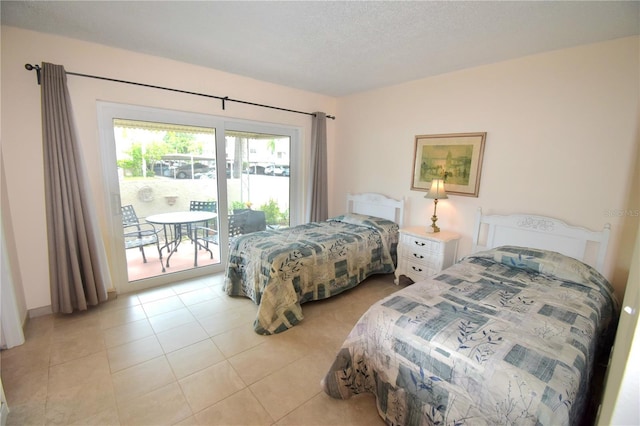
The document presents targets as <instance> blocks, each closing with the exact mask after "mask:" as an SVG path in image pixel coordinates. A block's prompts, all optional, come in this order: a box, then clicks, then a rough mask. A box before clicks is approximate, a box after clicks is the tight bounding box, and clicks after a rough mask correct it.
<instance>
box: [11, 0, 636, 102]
mask: <svg viewBox="0 0 640 426" xmlns="http://www.w3.org/2000/svg"><path fill="white" fill-rule="evenodd" d="M1 19H2V24H3V25H10V26H15V27H21V28H26V29H31V30H35V31H40V32H45V33H53V34H59V35H63V36H67V37H72V38H77V39H82V40H86V41H90V42H95V43H100V44H105V45H109V46H114V47H120V48H123V49H128V50H132V51H137V52H142V53H147V54H151V55H156V56H161V57H166V58H171V59H175V60H178V61H182V62H187V63H192V64H197V65H201V66H205V67H210V68H215V69H218V70H222V71H227V72H230V73H234V74H240V75H244V76H248V77H252V78H255V79H258V80H264V81H269V82H273V83H277V84H282V85H285V86H289V87H294V88H299V89H303V90H308V91H312V92H317V93H322V94H326V95H330V96H344V95H349V94H353V93H357V92H361V91H366V90H371V89H375V88H379V87H383V86H388V85H392V84H397V83H402V82H405V81H410V80H415V79H419V78H424V77H428V76H432V75H437V74H442V73H446V72H450V71H454V70H460V69H464V68H469V67H473V66H478V65H482V64H488V63H493V62H498V61H502V60H508V59H513V58H517V57H522V56H525V55H530V54H535V53H539V52H544V51H549V50H554V49H561V48H566V47H572V46H577V45H580V44H587V43H593V42H598V41H605V40H611V39H615V38H620V37H626V36H630V35H637V34H639V33H640V2H638V1H623V2H617V1H605V2H594V1H567V2H565V1H557V2H553V1H544V2H528V1H514V2H507V1H498V2H493V1H471V2H459V1H442V2H441V1H420V2H396V1H377V2H369V1H322V2H314V1H295V2H294V1H292V2H276V1H259V2H253V1H236V2H222V1H199V2H191V1H159V2H156V1H141V2H138V1H45V2H39V1H5V0H3V1H2V3H1ZM77 72H82V70H77ZM114 77H117V76H114Z"/></svg>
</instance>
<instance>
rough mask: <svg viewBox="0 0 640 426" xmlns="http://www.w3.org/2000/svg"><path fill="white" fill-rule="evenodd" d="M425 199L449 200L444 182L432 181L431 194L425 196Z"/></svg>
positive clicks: (439, 180)
mask: <svg viewBox="0 0 640 426" xmlns="http://www.w3.org/2000/svg"><path fill="white" fill-rule="evenodd" d="M424 198H430V199H433V200H444V199H447V198H449V197H447V192H446V191H445V190H444V180H442V179H433V180H432V181H431V188H430V189H429V192H427V195H425V196H424Z"/></svg>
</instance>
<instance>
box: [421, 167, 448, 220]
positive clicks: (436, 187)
mask: <svg viewBox="0 0 640 426" xmlns="http://www.w3.org/2000/svg"><path fill="white" fill-rule="evenodd" d="M424 198H427V199H432V200H433V216H431V228H432V232H440V228H438V225H436V222H437V221H438V216H436V209H437V207H438V200H445V199H447V198H449V197H447V192H446V191H445V190H444V180H442V179H433V180H432V181H431V189H429V192H427V195H425V196H424ZM427 231H429V227H427Z"/></svg>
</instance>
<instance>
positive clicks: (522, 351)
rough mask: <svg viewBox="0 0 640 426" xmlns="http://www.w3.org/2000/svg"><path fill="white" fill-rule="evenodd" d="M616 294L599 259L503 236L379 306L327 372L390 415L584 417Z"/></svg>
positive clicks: (465, 420) (430, 421) (423, 420)
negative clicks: (504, 241) (498, 243)
mask: <svg viewBox="0 0 640 426" xmlns="http://www.w3.org/2000/svg"><path fill="white" fill-rule="evenodd" d="M616 312H617V302H616V300H615V298H614V296H613V289H612V288H611V285H610V284H609V283H608V282H607V280H606V279H605V278H604V277H603V276H602V275H600V274H599V273H598V272H597V271H596V270H595V269H593V268H591V267H589V266H587V265H585V264H584V263H582V262H579V261H577V260H575V259H572V258H569V257H565V256H563V255H561V254H558V253H555V252H549V251H544V250H533V249H525V248H519V247H500V248H497V249H493V250H489V251H485V252H482V253H478V254H475V255H472V256H469V257H467V258H465V259H464V260H463V261H461V262H460V263H458V264H456V265H454V266H452V267H451V268H448V269H446V270H444V271H443V272H442V273H440V274H438V275H436V276H434V277H432V278H431V279H429V280H427V281H423V282H418V283H415V284H413V285H410V286H408V287H407V288H405V289H403V290H401V291H399V292H396V293H394V294H392V295H390V296H388V297H386V298H385V299H383V300H381V301H379V302H377V303H376V304H375V305H373V306H372V307H371V308H370V309H369V310H368V311H367V312H366V313H365V314H364V315H363V316H362V318H361V319H360V320H359V321H358V323H357V324H356V325H355V326H354V328H353V330H352V331H351V333H350V334H349V336H348V337H347V339H346V341H345V342H344V344H343V346H342V349H341V350H340V351H339V353H338V354H337V356H336V359H335V361H334V363H333V365H332V367H331V368H330V370H329V371H328V373H327V374H326V376H325V378H324V379H323V380H322V387H323V389H324V391H325V392H326V393H327V394H328V395H330V396H332V397H334V398H341V399H347V398H349V397H351V396H352V395H354V394H359V393H364V392H370V393H373V394H375V396H376V401H377V409H378V412H379V414H380V415H381V416H382V418H383V419H384V420H385V421H386V422H387V423H388V424H390V425H391V424H392V425H474V426H475V425H507V424H508V425H553V426H558V425H570V424H578V422H579V420H580V416H581V414H582V413H583V410H584V409H585V408H586V404H587V403H588V388H589V380H590V378H591V371H592V367H593V362H594V357H595V354H596V351H597V350H598V349H599V348H598V345H599V344H601V343H602V342H603V341H605V340H606V339H605V337H606V336H607V332H609V331H610V328H609V326H610V325H611V324H615V315H616Z"/></svg>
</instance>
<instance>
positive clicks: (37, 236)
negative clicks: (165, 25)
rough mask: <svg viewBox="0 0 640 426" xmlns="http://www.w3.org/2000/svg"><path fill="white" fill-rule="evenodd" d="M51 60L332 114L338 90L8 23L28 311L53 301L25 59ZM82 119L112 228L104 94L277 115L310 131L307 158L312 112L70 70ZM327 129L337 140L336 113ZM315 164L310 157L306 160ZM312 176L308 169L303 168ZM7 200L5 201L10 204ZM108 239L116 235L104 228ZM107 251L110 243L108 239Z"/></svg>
mask: <svg viewBox="0 0 640 426" xmlns="http://www.w3.org/2000/svg"><path fill="white" fill-rule="evenodd" d="M40 62H52V63H55V64H60V65H64V67H65V69H66V70H67V71H72V72H77V73H84V74H94V75H99V76H105V77H111V78H118V79H122V80H130V81H136V82H142V83H146V84H153V85H158V86H167V87H171V88H176V89H182V90H188V91H193V92H201V93H206V94H213V95H218V96H229V97H231V98H235V99H242V100H247V101H251V102H255V103H261V104H268V105H274V106H281V107H284V108H289V109H295V110H300V111H308V112H313V111H325V112H327V113H328V114H333V113H334V112H335V109H336V100H335V99H334V98H331V97H327V96H321V95H318V94H314V93H309V92H304V91H300V90H295V89H291V88H287V87H282V86H277V85H274V84H270V83H265V82H261V81H257V80H252V79H249V78H244V77H240V76H237V75H232V74H228V73H224V72H220V71H216V70H211V69H206V68H202V67H197V66H193V65H189V64H185V63H180V62H175V61H170V60H167V59H162V58H158V57H153V56H148V55H142V54H138V53H133V52H129V51H125V50H120V49H113V48H108V47H104V46H101V45H97V44H92V43H85V42H81V41H77V40H72V39H68V38H62V37H55V36H50V35H46V34H41V33H37V32H32V31H25V30H21V29H17V28H11V27H4V26H3V27H2V76H1V84H2V98H1V100H2V106H3V108H2V116H1V122H2V127H1V130H0V131H1V137H2V151H3V155H4V160H5V167H6V170H5V172H6V181H7V188H8V198H9V203H10V209H11V213H12V217H13V225H14V227H15V236H16V245H17V252H18V260H19V268H20V271H21V273H22V281H23V285H24V290H25V299H26V304H27V308H28V309H34V308H39V307H43V306H47V305H50V304H51V302H50V293H49V275H48V274H49V272H48V260H47V252H46V236H45V235H46V234H45V232H46V222H45V217H44V184H43V175H44V172H43V167H42V132H41V119H40V93H39V90H40V88H39V86H38V85H37V84H36V76H35V73H34V72H27V71H26V70H25V69H24V65H25V64H26V63H31V64H36V63H40ZM68 86H69V91H70V93H71V98H72V99H71V100H72V104H73V109H74V114H75V119H76V126H77V129H78V133H79V140H80V141H81V144H82V149H83V154H84V159H85V161H86V163H87V165H88V168H89V171H90V173H91V175H90V179H91V182H90V184H91V188H92V189H93V192H94V199H95V201H96V203H97V210H98V212H99V214H100V215H101V217H100V222H101V224H102V225H103V228H104V229H106V226H105V223H106V221H107V219H106V215H107V211H106V208H105V199H106V194H105V191H104V189H103V188H104V185H103V181H102V164H101V159H100V155H101V154H100V142H99V139H98V128H97V114H96V101H97V100H101V101H108V102H117V103H125V104H132V105H143V106H151V107H158V108H167V109H174V110H182V111H189V112H198V113H206V114H211V115H216V116H221V117H233V118H239V119H247V120H254V121H258V122H265V123H277V124H284V125H288V126H295V127H298V128H300V129H302V132H301V134H302V136H303V143H304V145H305V148H304V155H305V158H308V155H309V141H310V134H311V117H309V116H306V115H299V114H292V113H288V112H283V111H276V110H270V109H264V108H257V107H253V106H248V105H241V104H235V103H228V104H227V107H226V110H225V111H223V110H222V106H221V103H220V102H219V101H217V100H214V99H209V98H203V97H196V96H191V95H185V94H178V93H171V92H166V91H161V90H155V89H149V88H143V87H136V86H131V85H123V84H117V83H112V82H105V81H100V80H95V79H88V78H82V77H74V76H69V77H68ZM328 122H329V124H328V129H327V131H328V137H329V138H330V139H335V137H334V130H333V121H332V120H328ZM305 164H306V163H305ZM303 172H304V173H303V174H304V175H305V176H306V175H307V174H308V173H307V171H306V170H305V171H303ZM6 207H7V206H5V205H3V206H2V208H3V209H5V208H6ZM105 241H106V243H107V244H108V243H109V238H108V235H105ZM107 249H108V247H107Z"/></svg>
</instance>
